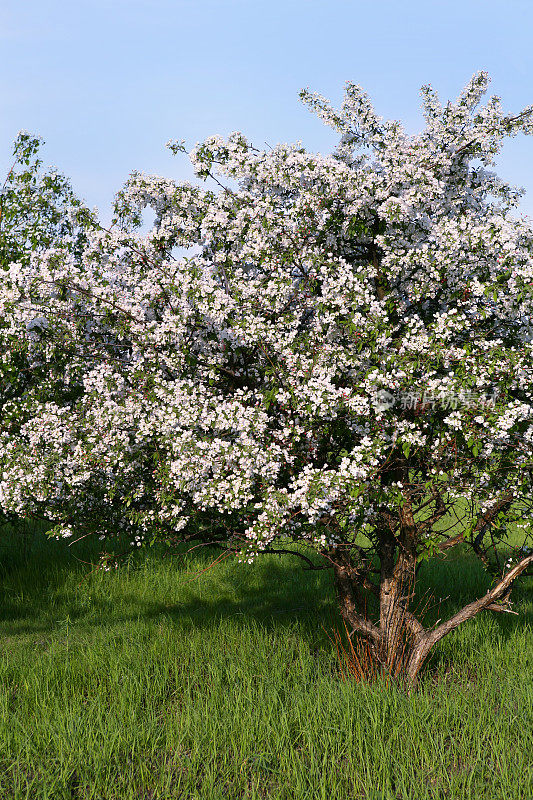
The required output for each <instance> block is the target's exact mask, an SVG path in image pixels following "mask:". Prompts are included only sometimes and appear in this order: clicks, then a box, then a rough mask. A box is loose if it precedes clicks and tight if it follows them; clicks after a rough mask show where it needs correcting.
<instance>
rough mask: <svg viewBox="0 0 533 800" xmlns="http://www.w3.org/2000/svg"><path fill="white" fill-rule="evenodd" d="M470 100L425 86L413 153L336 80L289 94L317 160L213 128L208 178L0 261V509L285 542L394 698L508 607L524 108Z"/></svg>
mask: <svg viewBox="0 0 533 800" xmlns="http://www.w3.org/2000/svg"><path fill="white" fill-rule="evenodd" d="M487 84H488V77H487V75H486V74H485V73H480V74H478V75H475V76H474V77H473V79H472V80H471V81H470V83H469V84H468V85H467V87H466V88H465V89H464V91H463V92H462V93H461V95H460V96H459V98H458V100H457V101H456V102H454V103H448V104H447V105H445V106H442V105H441V104H440V103H439V100H438V98H437V96H436V94H435V92H434V91H433V90H432V89H431V87H425V88H424V89H423V90H422V96H423V106H424V115H425V121H426V127H425V129H424V130H423V131H422V132H421V133H420V134H417V135H413V136H411V135H408V134H407V133H406V132H405V131H404V129H403V128H402V126H401V125H400V123H398V122H387V121H384V120H383V119H381V118H380V117H378V116H377V115H376V113H375V111H374V109H373V107H372V105H371V103H370V101H369V99H368V97H367V96H366V94H365V93H364V92H363V91H362V90H361V88H360V87H358V86H356V85H354V84H352V83H349V84H347V86H346V91H345V96H344V100H343V102H342V106H341V108H340V109H338V110H335V109H333V108H332V107H331V106H330V105H329V104H328V102H327V101H325V100H324V99H323V98H322V97H320V96H318V95H316V94H312V93H310V92H308V91H303V92H302V94H301V97H302V100H303V101H304V102H305V103H306V104H307V105H308V106H309V107H310V108H311V109H312V110H313V111H314V112H316V113H317V114H318V115H319V117H321V118H322V119H323V120H324V122H325V123H326V124H327V125H330V126H331V127H333V128H334V129H335V130H336V131H337V132H338V134H339V137H340V141H339V145H338V147H337V148H336V150H335V151H334V153H333V154H332V155H327V156H324V155H317V154H313V153H309V152H307V151H306V150H305V149H304V147H303V146H301V145H300V144H296V145H287V144H280V145H277V146H276V147H273V148H269V149H267V150H262V149H256V148H255V147H254V146H252V144H250V143H249V142H248V140H247V139H246V138H245V137H244V136H243V135H242V134H240V133H234V134H231V135H230V136H229V137H228V138H226V139H222V138H220V137H213V138H210V139H208V140H207V141H205V142H204V143H202V144H200V145H198V146H196V147H195V148H194V150H193V151H192V152H191V154H190V157H191V160H192V162H193V164H194V166H195V169H196V172H197V175H198V176H199V178H201V179H204V180H205V185H201V184H199V185H190V184H187V183H177V182H175V181H172V180H167V179H163V178H159V177H148V176H145V175H143V174H137V173H135V174H133V175H132V176H131V178H130V180H129V181H128V183H127V184H126V186H125V187H124V189H123V190H122V191H121V192H120V193H119V194H118V195H117V203H116V214H117V216H116V220H115V222H114V224H113V226H112V227H111V229H109V230H104V229H103V228H102V227H100V226H98V225H97V224H96V223H94V221H92V222H90V223H89V221H86V225H85V228H84V237H83V241H81V240H80V241H81V246H80V247H77V248H73V247H72V241H71V237H70V236H69V235H65V236H64V235H57V236H55V237H54V240H53V241H52V242H50V243H49V244H48V245H47V247H46V248H44V249H43V248H41V249H39V250H34V251H33V252H32V254H31V257H30V258H28V259H26V260H24V259H19V258H16V257H14V258H13V259H12V260H11V261H10V263H9V265H8V268H7V269H5V270H4V272H3V274H2V277H1V280H2V286H1V294H0V307H1V311H2V316H3V323H2V327H1V329H0V336H1V338H2V343H3V351H4V355H3V358H4V368H5V369H7V367H8V366H9V363H10V362H9V359H10V352H11V350H12V346H13V342H15V341H21V342H24V346H25V348H26V351H25V352H26V358H27V359H28V368H29V369H30V371H31V369H35V370H36V374H38V375H39V380H38V381H37V380H33V381H32V380H29V381H28V382H27V384H26V385H25V389H24V392H23V393H22V394H19V396H18V398H17V400H16V402H15V400H11V401H7V402H6V403H5V405H4V410H3V418H2V426H1V433H0V436H1V441H0V452H1V455H0V459H1V467H2V474H1V481H0V504H1V505H2V507H3V508H4V509H6V510H9V511H12V512H14V513H17V514H29V515H35V516H42V517H45V518H47V519H49V520H53V521H54V522H55V523H56V528H55V529H54V530H55V532H56V533H58V534H62V535H69V534H71V533H73V532H76V533H78V534H80V535H82V534H94V535H98V536H102V537H106V536H111V535H114V534H116V533H117V531H121V532H124V533H127V534H128V535H129V537H130V540H131V542H132V543H133V544H135V543H141V542H142V541H143V540H147V539H150V538H152V537H154V536H156V537H157V536H161V537H163V538H165V537H170V538H173V539H176V538H179V539H182V540H193V539H197V540H199V541H202V542H210V543H213V544H216V545H218V546H220V547H223V548H226V549H228V550H232V551H234V552H236V553H238V555H239V557H240V558H241V559H242V560H245V561H251V560H253V559H254V558H255V557H257V556H259V555H260V554H261V553H265V552H273V551H274V552H275V551H280V550H282V551H290V552H293V553H294V555H295V557H298V558H300V559H303V561H304V562H305V563H306V564H307V566H308V567H309V568H313V569H319V568H323V569H328V570H330V571H331V574H332V576H333V580H334V584H335V588H336V593H337V597H338V602H339V608H340V612H341V614H342V616H343V618H344V620H345V622H346V624H347V626H349V631H350V632H351V633H352V635H353V636H359V637H363V640H365V641H366V642H367V646H368V650H369V652H370V653H371V655H372V658H373V659H374V661H375V664H376V665H378V666H379V668H383V669H384V670H387V671H389V672H391V671H393V672H394V673H395V674H399V675H401V676H403V677H404V678H405V679H406V680H407V681H408V683H410V684H413V683H414V682H415V681H416V678H417V675H418V673H419V671H420V669H421V667H422V665H423V663H424V661H425V659H426V658H427V656H428V653H429V652H430V650H431V648H432V647H433V646H434V645H435V644H436V643H437V642H438V641H439V640H440V639H442V637H443V636H445V635H446V634H447V633H448V632H450V631H452V630H454V629H455V628H456V627H457V626H458V625H459V624H460V623H462V622H464V621H466V620H468V619H470V618H472V617H473V616H475V615H476V614H478V613H480V612H482V611H486V610H492V611H505V610H509V609H510V590H511V586H512V584H513V583H514V581H515V580H516V579H517V578H518V577H519V576H521V575H522V576H525V575H526V574H527V571H528V568H530V566H531V565H532V564H533V555H532V553H531V550H530V549H528V545H529V543H530V539H531V527H530V525H531V520H532V516H533V508H532V504H531V489H532V482H531V475H532V469H533V459H532V447H533V424H532V413H533V396H532V387H533V230H532V227H531V224H530V221H529V220H528V219H527V218H524V217H520V216H519V215H518V213H517V211H516V206H517V202H518V198H519V196H520V192H519V191H517V190H514V189H513V188H511V187H510V186H508V185H507V184H506V183H505V182H503V181H502V180H500V179H499V178H498V177H496V175H495V174H494V173H493V172H492V171H490V170H489V169H488V167H490V166H491V165H492V164H493V162H494V158H495V156H496V155H497V154H498V152H499V151H500V148H501V145H502V142H503V141H504V140H505V137H507V136H513V135H515V134H517V133H519V132H521V133H526V134H529V133H532V132H533V121H532V119H533V107H528V108H526V109H525V110H524V111H522V112H521V113H519V114H515V115H509V114H506V113H504V111H503V110H502V108H501V105H500V101H499V99H498V98H495V97H493V98H491V99H490V100H488V102H487V103H486V104H485V105H481V100H482V98H483V96H484V94H485V92H486V89H487ZM169 146H170V147H171V149H173V150H174V151H175V152H179V151H180V150H183V149H184V147H183V145H181V144H179V143H176V142H171V143H169ZM146 207H151V208H152V209H153V210H154V211H155V214H156V220H155V223H154V226H153V228H152V230H150V232H149V233H146V234H145V233H142V231H140V230H139V227H140V224H141V221H142V212H143V210H144V209H145V208H146ZM59 354H61V358H59ZM58 358H59V360H58ZM58 363H60V364H61V369H60V370H58V367H57V364H58ZM32 374H33V373H32ZM510 526H514V530H515V531H516V530H519V531H522V538H521V541H520V545H517V544H516V536H515V537H514V538H513V539H512V540H509V541H507V540H506V536H507V534H508V531H509V528H510ZM459 545H461V546H465V545H467V546H469V547H471V548H472V550H473V551H474V552H475V553H476V554H477V555H478V556H479V558H480V559H481V560H482V562H483V563H484V565H485V566H486V568H487V569H488V570H489V572H490V573H491V575H492V577H493V583H492V585H491V588H490V589H489V590H488V592H487V593H486V594H485V595H484V596H482V597H479V598H474V599H472V601H471V602H470V603H469V604H468V605H466V606H465V607H464V608H462V609H461V610H459V611H458V612H457V613H455V614H454V615H453V616H452V617H451V618H449V619H447V620H444V621H440V622H439V623H438V624H437V625H436V626H433V627H424V620H423V619H421V618H419V617H418V616H417V615H416V613H415V611H414V595H415V585H416V578H417V574H418V569H419V566H420V564H421V562H423V561H424V560H425V559H430V558H434V557H438V556H439V555H440V554H442V553H443V551H447V550H448V549H450V548H452V547H454V546H459ZM504 550H505V551H506V552H505V556H502V553H503V551H504ZM502 559H503V560H502ZM295 563H296V562H295Z"/></svg>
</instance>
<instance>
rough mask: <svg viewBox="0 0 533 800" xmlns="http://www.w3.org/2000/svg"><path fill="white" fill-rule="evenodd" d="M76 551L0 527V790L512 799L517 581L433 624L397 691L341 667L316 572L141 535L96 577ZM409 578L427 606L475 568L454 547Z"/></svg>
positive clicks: (523, 705) (528, 697)
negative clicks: (185, 552)
mask: <svg viewBox="0 0 533 800" xmlns="http://www.w3.org/2000/svg"><path fill="white" fill-rule="evenodd" d="M94 555H95V550H94V547H93V546H92V545H90V544H88V543H86V542H80V543H78V544H76V545H74V546H73V547H70V548H69V547H68V544H67V543H66V542H65V541H60V542H57V541H49V540H47V539H46V538H45V537H44V536H42V535H36V534H31V533H28V534H27V536H26V537H23V538H22V539H21V537H20V535H15V534H9V533H6V532H4V535H3V536H2V537H1V538H0V568H1V588H2V602H1V605H0V624H1V634H2V639H1V641H2V658H1V659H0V675H1V681H0V798H2V800H4V799H5V800H8V799H10V798H28V800H30V799H31V800H40V798H50V800H52V799H53V800H62V799H63V798H65V800H66V799H67V798H68V800H72V798H76V799H77V800H86V799H87V800H88V799H89V798H95V800H96V798H98V800H111V798H113V800H130V799H131V800H142V799H144V800H155V798H161V799H162V800H171V798H191V799H192V798H194V800H196V799H198V800H218V798H228V799H229V800H234V799H236V798H249V799H250V800H252V799H253V800H255V799H256V798H276V799H278V798H279V800H281V799H283V800H289V798H291V800H292V799H293V798H295V799H298V800H300V798H302V800H303V799H304V798H313V799H314V798H323V799H324V800H336V799H337V798H338V800H348V799H350V800H352V798H374V799H375V798H381V799H382V800H384V799H385V798H387V800H388V799H389V798H391V800H392V799H394V800H395V799H396V798H406V800H413V799H414V798H416V800H419V798H420V799H422V798H452V799H453V800H460V799H461V798H465V800H466V798H468V800H470V798H475V800H477V798H479V799H480V800H481V798H487V800H497V799H498V798H502V800H503V798H506V799H507V798H524V800H525V798H529V797H531V796H532V794H533V680H532V667H533V637H532V621H533V604H532V601H531V588H532V586H531V584H532V581H531V580H529V584H528V585H524V586H523V588H521V589H520V590H519V591H515V593H514V599H515V605H514V608H515V610H517V611H519V612H520V615H519V616H511V615H506V614H498V615H495V614H493V615H491V614H489V613H486V614H485V615H484V616H480V617H478V618H477V619H476V620H474V621H472V622H470V623H467V624H466V625H465V626H464V627H463V628H460V629H459V630H458V631H457V632H455V633H454V634H452V635H450V636H449V637H448V638H447V639H444V640H443V641H442V643H441V644H440V646H439V647H438V649H437V650H436V651H435V653H434V655H433V657H432V659H431V661H430V662H429V664H428V667H427V669H426V671H425V673H424V676H423V679H422V683H421V686H420V689H419V691H418V692H417V693H416V694H415V695H413V696H411V697H408V696H407V695H406V694H405V693H404V692H402V691H401V689H399V688H395V687H394V686H388V687H386V686H384V685H383V684H373V685H365V684H364V683H355V682H351V681H343V680H342V675H341V672H340V669H339V664H338V661H337V656H336V652H335V647H334V645H333V644H332V642H331V640H330V638H329V637H328V632H330V633H331V631H332V629H333V627H334V626H336V627H338V628H340V626H341V624H340V621H339V619H338V617H337V615H336V611H335V604H334V598H333V592H332V587H331V584H330V576H329V573H328V572H326V571H324V572H313V571H311V572H308V571H307V572H305V571H302V569H301V566H300V563H299V561H297V560H296V559H294V558H290V557H286V556H284V557H277V556H265V557H264V558H263V559H262V560H260V561H258V562H257V563H256V564H254V565H253V566H247V565H242V564H238V563H237V562H235V561H233V560H230V559H226V560H224V561H222V562H220V563H218V564H216V565H215V566H213V567H212V568H211V569H208V570H207V571H204V570H205V568H206V567H207V566H208V565H209V564H210V563H211V562H212V561H213V560H214V559H215V558H216V557H217V556H218V553H217V552H216V551H211V552H203V553H195V554H194V556H187V557H185V558H184V557H183V556H178V555H171V554H170V553H168V552H165V551H164V550H160V551H156V550H148V551H146V552H141V553H137V554H136V555H135V558H133V559H131V560H130V562H129V564H128V565H126V566H125V567H123V568H121V569H119V570H117V571H114V570H112V571H110V572H107V573H106V572H101V571H94V570H93V569H92V568H91V566H90V562H91V560H92V559H94ZM78 559H81V560H78ZM420 583H421V586H420V603H421V604H425V603H426V602H428V599H429V594H428V590H429V587H432V593H433V595H434V597H433V600H432V601H431V602H432V603H434V604H436V605H435V606H434V608H433V609H432V610H431V612H430V615H431V616H432V619H433V621H434V620H436V619H437V618H438V617H439V616H440V617H443V618H444V617H445V616H447V614H449V613H450V612H451V611H453V610H454V609H456V608H458V607H459V604H461V603H463V602H465V601H468V600H470V599H472V598H473V597H475V596H478V595H479V594H480V593H483V592H484V591H486V588H487V586H488V578H487V577H486V575H485V574H484V572H483V570H482V569H481V568H480V567H479V566H478V565H477V564H476V563H475V562H473V561H471V560H470V559H469V558H467V557H465V556H464V555H460V554H459V555H458V554H455V553H454V554H451V555H449V556H448V557H447V558H446V559H442V560H441V561H439V562H438V563H435V564H432V565H431V566H429V567H428V566H426V565H424V566H423V567H422V568H421V574H420ZM443 598H447V599H443Z"/></svg>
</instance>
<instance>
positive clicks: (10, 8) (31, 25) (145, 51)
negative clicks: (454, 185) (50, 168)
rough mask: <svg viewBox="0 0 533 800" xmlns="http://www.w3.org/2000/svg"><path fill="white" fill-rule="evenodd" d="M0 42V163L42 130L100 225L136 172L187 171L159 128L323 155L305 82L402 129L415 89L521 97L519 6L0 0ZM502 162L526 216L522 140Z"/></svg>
mask: <svg viewBox="0 0 533 800" xmlns="http://www.w3.org/2000/svg"><path fill="white" fill-rule="evenodd" d="M0 45H1V47H2V81H1V84H0V86H1V90H0V91H1V97H2V112H3V113H2V115H1V118H0V168H1V170H2V173H5V172H6V171H7V170H8V169H9V166H10V158H9V156H10V148H11V143H12V140H13V139H14V137H15V135H16V134H17V132H18V131H19V130H20V129H26V130H29V131H31V132H32V133H36V134H39V135H40V136H42V137H43V138H44V139H45V141H46V147H45V149H44V151H43V152H44V159H45V163H48V164H53V165H54V166H57V167H58V168H59V169H60V170H61V171H62V172H64V173H66V174H67V175H68V176H69V177H70V178H71V179H72V182H73V184H74V187H75V189H76V191H77V192H78V194H79V195H80V196H82V197H83V198H84V199H85V201H86V202H87V203H88V204H89V205H90V206H91V207H92V206H95V205H96V206H98V208H99V209H100V212H101V215H102V218H103V220H104V221H108V220H109V218H110V208H111V202H112V198H113V194H114V192H115V191H117V190H118V189H119V188H120V186H121V185H122V183H123V182H124V180H125V179H126V178H127V176H128V174H129V173H130V172H131V170H133V169H139V170H143V171H145V172H148V173H155V174H159V175H167V176H172V177H175V178H177V179H192V171H191V169H190V167H189V166H188V163H187V159H186V156H183V155H181V156H178V157H175V156H172V155H171V154H170V153H169V152H168V151H167V150H166V149H165V146H164V145H165V143H166V142H167V141H168V140H169V139H171V138H175V139H185V140H186V142H187V144H188V145H193V144H194V143H195V142H197V141H199V140H201V139H203V138H205V137H206V136H209V135H211V134H214V133H219V134H222V135H225V134H227V133H229V132H231V131H234V130H241V131H242V132H243V133H245V134H246V135H247V136H248V137H249V138H250V139H251V140H252V141H254V142H255V143H256V144H257V145H258V146H262V145H263V144H264V143H265V142H268V143H269V144H274V143H275V142H279V141H283V142H293V141H297V140H301V141H302V142H303V143H304V144H305V145H306V146H307V147H308V148H309V149H311V150H320V151H322V152H327V151H328V150H329V149H330V148H331V147H332V145H333V143H334V136H333V134H332V133H331V132H330V131H328V129H327V128H325V127H324V126H323V125H322V123H321V122H320V121H319V120H318V119H315V118H314V117H313V115H311V114H310V113H309V112H308V111H307V110H306V109H305V107H304V106H302V105H301V103H300V102H299V100H298V91H299V89H301V88H302V87H305V86H309V87H310V88H311V89H312V90H316V91H319V92H320V93H321V94H323V95H326V96H327V97H329V98H330V99H331V100H333V101H334V102H338V101H340V99H341V97H342V89H343V84H344V82H345V81H346V80H352V81H355V82H356V83H359V84H361V85H362V86H363V87H364V88H365V89H366V90H367V91H368V92H369V94H370V96H371V97H372V99H373V101H374V103H375V106H376V109H377V111H378V113H379V114H381V115H382V116H384V117H387V118H396V119H402V120H403V122H404V123H405V125H406V127H407V129H408V130H409V131H411V132H415V131H416V130H418V129H419V128H420V127H421V116H420V112H419V94H418V93H419V89H420V87H421V86H422V85H423V84H425V83H431V84H432V85H433V86H434V87H435V88H436V89H437V90H438V92H439V93H440V95H441V99H443V100H447V99H450V98H454V97H455V96H456V95H457V93H458V92H459V91H460V89H461V88H462V86H463V85H464V84H465V83H466V82H467V80H468V79H469V78H470V76H471V75H472V74H473V73H474V72H476V71H478V70H480V69H485V70H487V71H488V72H489V74H490V75H491V77H492V84H491V93H492V94H497V95H499V96H501V97H502V100H503V104H504V107H505V108H506V109H507V110H508V111H512V112H517V111H519V110H521V109H522V108H523V107H524V106H525V105H528V104H530V103H533V80H532V77H533V3H531V0H506V2H504V1H503V0H460V1H459V0H380V1H379V2H372V0H366V2H362V1H361V0H329V1H328V0H323V1H322V0H321V1H319V0H270V2H265V0H62V1H60V0H25V1H24V2H21V0H2V3H1V6H0ZM498 171H499V173H500V174H501V175H502V176H503V177H504V178H506V179H507V180H510V181H511V182H512V183H514V184H517V185H520V186H524V187H525V188H526V189H527V190H528V194H527V195H526V197H525V198H524V200H523V202H522V210H523V211H524V212H525V213H527V214H529V215H531V216H533V137H528V138H525V137H519V138H517V139H514V140H511V141H510V142H509V143H508V144H507V145H506V147H505V150H504V152H503V154H502V156H501V158H500V160H499V170H498Z"/></svg>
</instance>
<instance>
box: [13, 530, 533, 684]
mask: <svg viewBox="0 0 533 800" xmlns="http://www.w3.org/2000/svg"><path fill="white" fill-rule="evenodd" d="M98 545H99V543H98V542H97V541H95V542H92V541H88V540H84V541H80V542H77V543H74V544H73V545H72V546H69V545H68V542H66V541H62V540H61V541H57V540H53V539H50V538H48V537H47V536H46V535H45V534H44V533H43V532H42V531H41V532H39V531H37V532H35V531H34V532H31V531H30V532H26V533H25V534H24V535H22V536H21V534H20V533H17V532H16V531H14V530H7V531H6V530H4V533H3V535H2V536H0V624H1V625H2V629H3V632H4V635H7V636H18V635H36V636H47V635H53V634H54V633H56V632H57V631H58V625H59V624H61V621H62V620H63V621H64V620H68V621H69V622H72V623H77V624H79V625H81V626H83V627H84V628H87V627H93V626H98V625H107V626H109V625H114V624H121V623H124V622H127V621H137V620H138V621H145V622H157V621H159V620H161V621H162V620H166V621H169V620H170V621H171V622H172V624H174V625H176V627H177V628H179V629H180V630H181V631H183V632H184V633H186V632H187V631H188V630H192V629H197V628H201V627H209V626H212V625H213V624H215V623H218V622H219V621H221V620H224V619H229V618H232V617H234V618H237V619H238V618H239V617H242V618H244V619H251V620H254V621H255V622H257V623H259V624H261V626H263V627H264V628H265V629H267V630H275V629H284V628H286V627H288V626H292V625H294V623H295V622H297V623H298V625H299V627H300V631H301V635H302V636H303V637H304V638H306V639H308V640H309V642H310V643H311V642H312V643H313V644H316V642H317V637H318V638H319V639H320V640H322V641H323V642H324V641H327V639H326V637H327V633H326V631H328V632H330V631H331V630H332V628H334V627H336V628H337V629H340V628H341V622H340V616H339V614H338V612H337V609H336V603H335V598H334V592H333V585H332V578H331V572H330V570H324V571H305V570H303V569H302V566H301V563H300V561H299V560H298V559H297V558H295V557H291V556H283V557H279V556H265V557H263V558H262V559H259V560H258V561H257V562H256V564H254V565H253V566H251V567H250V566H248V565H244V564H239V563H237V562H234V561H232V563H229V560H228V561H226V562H223V563H220V564H218V565H215V566H212V567H210V564H212V562H213V561H214V560H215V559H216V558H217V557H218V556H219V555H220V552H219V551H216V550H211V551H208V550H207V548H205V549H204V550H203V551H196V552H195V553H193V554H188V555H186V556H185V555H184V554H176V553H174V554H172V553H170V552H169V551H168V550H164V549H163V548H159V549H154V550H153V551H151V550H148V551H145V552H144V553H137V554H135V557H133V558H132V559H131V560H130V562H129V565H128V566H127V567H124V568H121V570H120V575H119V574H109V573H101V572H95V571H94V565H95V563H96V561H97V557H98V549H99V548H98ZM119 577H120V580H119ZM527 581H528V584H529V585H524V584H522V585H521V586H517V587H515V589H514V590H513V599H514V601H515V604H516V606H520V605H522V606H523V609H522V612H521V613H520V615H519V616H515V615H509V614H494V613H492V612H486V613H490V614H491V616H492V617H493V619H494V621H495V624H496V632H497V636H498V637H502V638H503V639H507V638H509V637H510V636H512V635H513V632H514V631H515V630H516V629H517V628H523V627H524V626H527V625H533V610H532V606H531V604H530V603H529V604H526V603H524V602H522V601H524V600H526V598H527V597H528V592H529V593H530V592H531V579H527ZM488 586H489V579H488V577H487V575H486V574H485V573H484V572H483V570H482V568H481V567H480V565H479V564H478V563H477V562H476V561H475V560H474V559H472V558H471V557H469V556H467V555H464V554H463V555H461V554H458V553H454V554H453V555H450V556H447V557H446V558H442V559H438V560H436V561H434V562H432V563H430V564H428V565H426V564H424V565H423V567H422V568H421V570H420V575H419V583H418V587H417V601H416V602H415V612H416V609H417V608H418V609H423V608H424V607H429V610H428V611H427V614H426V617H425V624H426V625H431V624H434V623H435V622H436V621H437V619H439V618H440V619H442V620H444V619H446V618H448V617H449V616H451V615H452V614H453V613H454V612H455V611H457V610H459V608H461V607H462V606H463V605H465V604H466V603H468V602H470V601H471V600H473V599H475V598H476V597H480V596H481V595H483V594H484V593H485V592H486V590H487V588H488ZM322 629H325V630H322ZM445 658H446V656H445V655H444V654H443V653H442V652H441V651H440V650H439V652H438V653H435V654H434V655H433V656H432V658H431V661H430V662H429V663H428V667H429V668H430V669H431V668H432V667H435V666H438V665H439V664H441V663H442V660H443V659H445Z"/></svg>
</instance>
